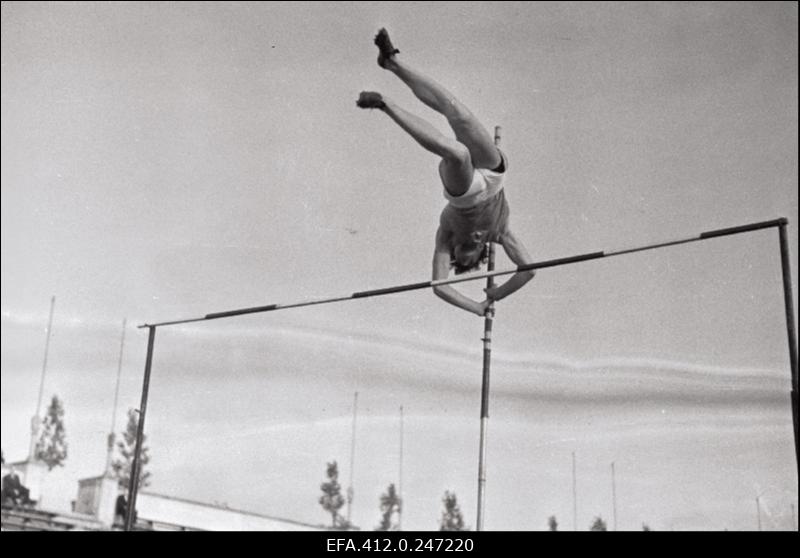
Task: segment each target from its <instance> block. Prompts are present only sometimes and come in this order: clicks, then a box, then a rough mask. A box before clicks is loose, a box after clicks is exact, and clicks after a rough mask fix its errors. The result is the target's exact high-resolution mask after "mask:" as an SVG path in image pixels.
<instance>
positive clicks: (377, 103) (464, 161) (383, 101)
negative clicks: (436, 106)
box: [356, 92, 474, 196]
mask: <svg viewBox="0 0 800 558" xmlns="http://www.w3.org/2000/svg"><path fill="white" fill-rule="evenodd" d="M356 104H358V106H360V107H362V108H378V109H380V110H382V111H383V112H385V113H386V114H388V115H389V117H390V118H391V119H392V120H394V121H395V122H396V123H397V125H398V126H400V127H401V128H402V129H403V130H405V131H406V133H407V134H408V135H410V136H411V137H412V138H414V139H415V140H416V142H417V143H419V144H420V145H421V146H422V147H424V148H425V149H427V150H428V151H430V152H431V153H434V154H436V155H438V156H439V157H441V158H442V162H441V163H440V165H439V170H440V175H441V178H442V182H443V183H444V187H445V188H446V189H447V191H448V192H450V194H451V195H453V196H459V195H461V194H463V193H464V192H466V191H467V190H468V189H469V186H470V184H471V183H472V175H473V172H474V171H473V167H472V161H471V157H470V152H469V149H467V147H466V146H464V144H462V143H460V142H458V141H456V140H454V139H452V138H449V137H447V136H445V135H444V134H442V133H441V132H439V130H437V129H436V127H434V126H433V125H432V124H431V123H430V122H428V121H427V120H424V119H423V118H420V117H419V116H416V115H415V114H411V113H410V112H408V111H407V110H405V109H403V108H402V107H400V106H399V105H398V104H397V103H395V102H394V101H392V100H391V99H389V98H387V97H385V96H383V95H381V94H380V93H374V92H363V93H361V95H360V97H359V100H358V101H357V103H356Z"/></svg>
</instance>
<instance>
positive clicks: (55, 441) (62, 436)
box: [34, 395, 67, 471]
mask: <svg viewBox="0 0 800 558" xmlns="http://www.w3.org/2000/svg"><path fill="white" fill-rule="evenodd" d="M34 457H35V458H36V459H38V460H40V461H43V462H44V463H45V464H46V465H47V470H48V471H52V470H53V468H54V467H63V466H64V460H65V459H66V458H67V432H66V430H65V429H64V406H63V405H62V404H61V401H60V400H59V399H58V397H57V396H55V395H54V396H53V399H52V400H51V401H50V406H49V407H47V415H46V416H45V417H44V422H43V423H42V428H41V431H40V432H39V440H38V441H37V442H36V447H35V448H34Z"/></svg>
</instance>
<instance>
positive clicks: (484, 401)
mask: <svg viewBox="0 0 800 558" xmlns="http://www.w3.org/2000/svg"><path fill="white" fill-rule="evenodd" d="M494 143H495V145H497V146H499V145H500V126H495V128H494ZM487 269H488V270H489V271H494V243H492V242H490V243H489V262H488V265H487ZM493 286H494V277H492V276H490V277H488V278H487V279H486V287H487V288H491V287H493ZM493 321H494V303H492V304H491V305H490V306H489V308H487V309H486V317H485V318H484V322H483V382H482V385H481V438H480V452H479V454H478V519H477V527H476V529H477V530H478V531H483V515H484V507H485V504H486V434H487V428H488V426H489V371H490V367H491V359H492V322H493Z"/></svg>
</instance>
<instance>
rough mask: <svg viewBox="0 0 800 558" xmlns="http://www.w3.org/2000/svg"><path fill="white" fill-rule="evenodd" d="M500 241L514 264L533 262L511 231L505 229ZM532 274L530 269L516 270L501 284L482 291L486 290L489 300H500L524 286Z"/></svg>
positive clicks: (532, 271)
mask: <svg viewBox="0 0 800 558" xmlns="http://www.w3.org/2000/svg"><path fill="white" fill-rule="evenodd" d="M501 242H502V244H503V249H504V250H505V251H506V254H508V257H509V258H510V259H511V261H512V262H514V263H515V264H517V265H525V264H529V263H533V258H531V256H530V254H528V251H527V250H526V249H525V245H524V244H522V241H520V240H519V239H518V238H517V237H516V236H515V235H514V233H512V232H511V231H507V232H506V233H505V234H504V235H503V238H502V241H501ZM534 275H536V272H535V271H534V270H532V269H531V270H528V271H518V272H517V273H515V274H514V275H512V276H511V278H510V279H509V280H508V281H506V282H505V283H503V284H502V285H499V286H497V287H492V288H491V289H484V291H485V292H486V296H487V297H489V300H502V299H504V298H505V297H507V296H508V295H510V294H511V293H514V292H516V291H518V290H519V289H521V288H522V287H523V286H525V284H526V283H527V282H528V281H530V280H531V279H533V277H534Z"/></svg>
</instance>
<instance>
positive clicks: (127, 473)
mask: <svg viewBox="0 0 800 558" xmlns="http://www.w3.org/2000/svg"><path fill="white" fill-rule="evenodd" d="M138 428H139V413H138V411H137V410H136V409H128V424H127V426H126V427H125V431H124V432H123V433H122V439H121V440H120V441H118V442H117V451H118V452H119V457H118V458H116V459H115V460H114V461H113V462H112V463H111V470H112V471H113V474H114V478H116V479H117V480H119V485H120V486H121V487H122V488H124V489H125V490H127V489H128V488H129V486H130V480H131V469H133V459H134V456H135V454H136V433H137V430H138ZM145 440H147V436H145V435H144V434H142V450H141V452H140V454H139V488H144V487H146V486H149V485H150V481H149V479H150V472H149V471H145V470H144V468H145V466H146V465H147V464H148V463H150V455H149V453H148V452H149V451H150V448H148V447H147V446H145Z"/></svg>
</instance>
